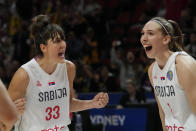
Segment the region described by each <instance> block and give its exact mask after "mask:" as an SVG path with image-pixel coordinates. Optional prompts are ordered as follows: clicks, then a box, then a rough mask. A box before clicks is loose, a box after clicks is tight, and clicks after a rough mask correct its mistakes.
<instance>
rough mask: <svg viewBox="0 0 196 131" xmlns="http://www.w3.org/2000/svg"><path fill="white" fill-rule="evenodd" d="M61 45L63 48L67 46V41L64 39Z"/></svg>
mask: <svg viewBox="0 0 196 131" xmlns="http://www.w3.org/2000/svg"><path fill="white" fill-rule="evenodd" d="M60 46H61V48H66V46H67V43H66V42H65V41H64V40H62V41H61V44H60Z"/></svg>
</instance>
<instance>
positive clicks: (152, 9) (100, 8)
mask: <svg viewBox="0 0 196 131" xmlns="http://www.w3.org/2000/svg"><path fill="white" fill-rule="evenodd" d="M195 6H196V1H195V0H159V1H157V0H0V8H1V11H0V36H1V37H0V78H1V79H2V80H3V81H4V82H5V83H6V84H9V82H10V79H11V77H12V76H13V74H14V72H15V71H16V70H17V69H18V67H20V66H21V65H22V64H24V63H25V62H27V61H29V60H30V59H32V58H33V57H34V45H33V41H32V39H31V35H30V33H29V25H30V23H31V18H32V17H33V16H35V15H38V14H47V15H49V16H50V17H51V21H52V22H53V23H56V24H58V25H60V26H61V27H62V28H63V29H64V31H65V34H66V43H67V49H66V59H68V60H71V61H72V62H74V63H75V65H76V68H77V74H76V79H75V82H74V88H75V90H76V91H77V92H98V91H108V92H119V91H127V92H130V91H129V89H128V88H127V81H130V79H131V81H134V86H135V89H134V91H135V92H136V91H137V92H140V93H141V94H142V93H143V92H152V87H151V86H150V82H149V80H148V76H147V68H148V66H149V64H150V63H151V62H152V60H150V59H147V57H146V55H145V52H144V50H143V48H142V46H141V44H140V31H141V28H142V27H143V24H144V23H145V22H146V21H147V20H149V19H150V18H152V17H154V16H161V17H165V18H167V19H172V20H175V21H177V22H178V23H179V24H180V26H181V28H182V30H183V33H184V47H185V50H186V51H187V52H189V53H190V54H191V55H192V56H193V57H196V12H195V11H196V10H194V7H195ZM141 94H140V95H141ZM140 95H139V96H140Z"/></svg>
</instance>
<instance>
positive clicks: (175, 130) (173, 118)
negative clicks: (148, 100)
mask: <svg viewBox="0 0 196 131" xmlns="http://www.w3.org/2000/svg"><path fill="white" fill-rule="evenodd" d="M179 54H182V55H188V54H187V53H185V52H183V51H182V52H175V53H173V54H172V55H171V56H170V58H169V59H168V61H167V63H166V65H165V67H164V68H163V69H160V68H159V66H158V64H157V62H155V64H154V67H153V69H152V80H153V87H154V89H155V92H156V95H157V98H158V100H159V102H160V105H161V107H162V109H163V112H164V114H165V126H166V128H167V129H168V131H196V116H195V115H194V113H193V112H192V111H191V108H190V105H189V103H188V100H187V97H186V94H185V92H184V90H183V88H182V87H181V86H180V84H179V82H178V77H177V73H176V67H175V59H176V56H177V55H179Z"/></svg>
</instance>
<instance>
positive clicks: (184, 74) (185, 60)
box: [176, 55, 196, 88]
mask: <svg viewBox="0 0 196 131" xmlns="http://www.w3.org/2000/svg"><path fill="white" fill-rule="evenodd" d="M176 72H177V76H178V80H179V83H180V84H181V85H182V86H183V88H187V87H188V86H187V85H190V84H192V85H194V84H196V83H193V82H196V73H195V72H196V61H195V60H194V59H193V58H192V57H190V56H186V55H178V56H177V57H176Z"/></svg>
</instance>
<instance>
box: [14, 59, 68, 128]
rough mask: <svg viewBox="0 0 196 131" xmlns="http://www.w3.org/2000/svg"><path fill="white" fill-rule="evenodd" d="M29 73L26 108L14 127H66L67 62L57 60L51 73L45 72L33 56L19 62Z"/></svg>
mask: <svg viewBox="0 0 196 131" xmlns="http://www.w3.org/2000/svg"><path fill="white" fill-rule="evenodd" d="M22 68H23V69H24V70H25V71H26V72H27V73H28V76H29V84H28V87H27V89H26V96H25V98H26V105H25V107H26V109H25V111H24V114H23V115H22V116H21V118H20V119H19V120H18V121H17V122H16V124H15V131H68V130H69V129H68V127H67V125H68V124H70V119H69V103H70V93H69V81H68V75H67V67H66V63H62V64H58V65H57V67H56V70H55V71H54V72H53V73H52V74H50V75H49V74H48V73H46V72H45V71H44V70H43V69H42V68H41V67H40V66H39V64H38V63H37V62H36V60H35V59H32V60H31V61H29V62H28V63H26V64H24V65H22Z"/></svg>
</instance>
